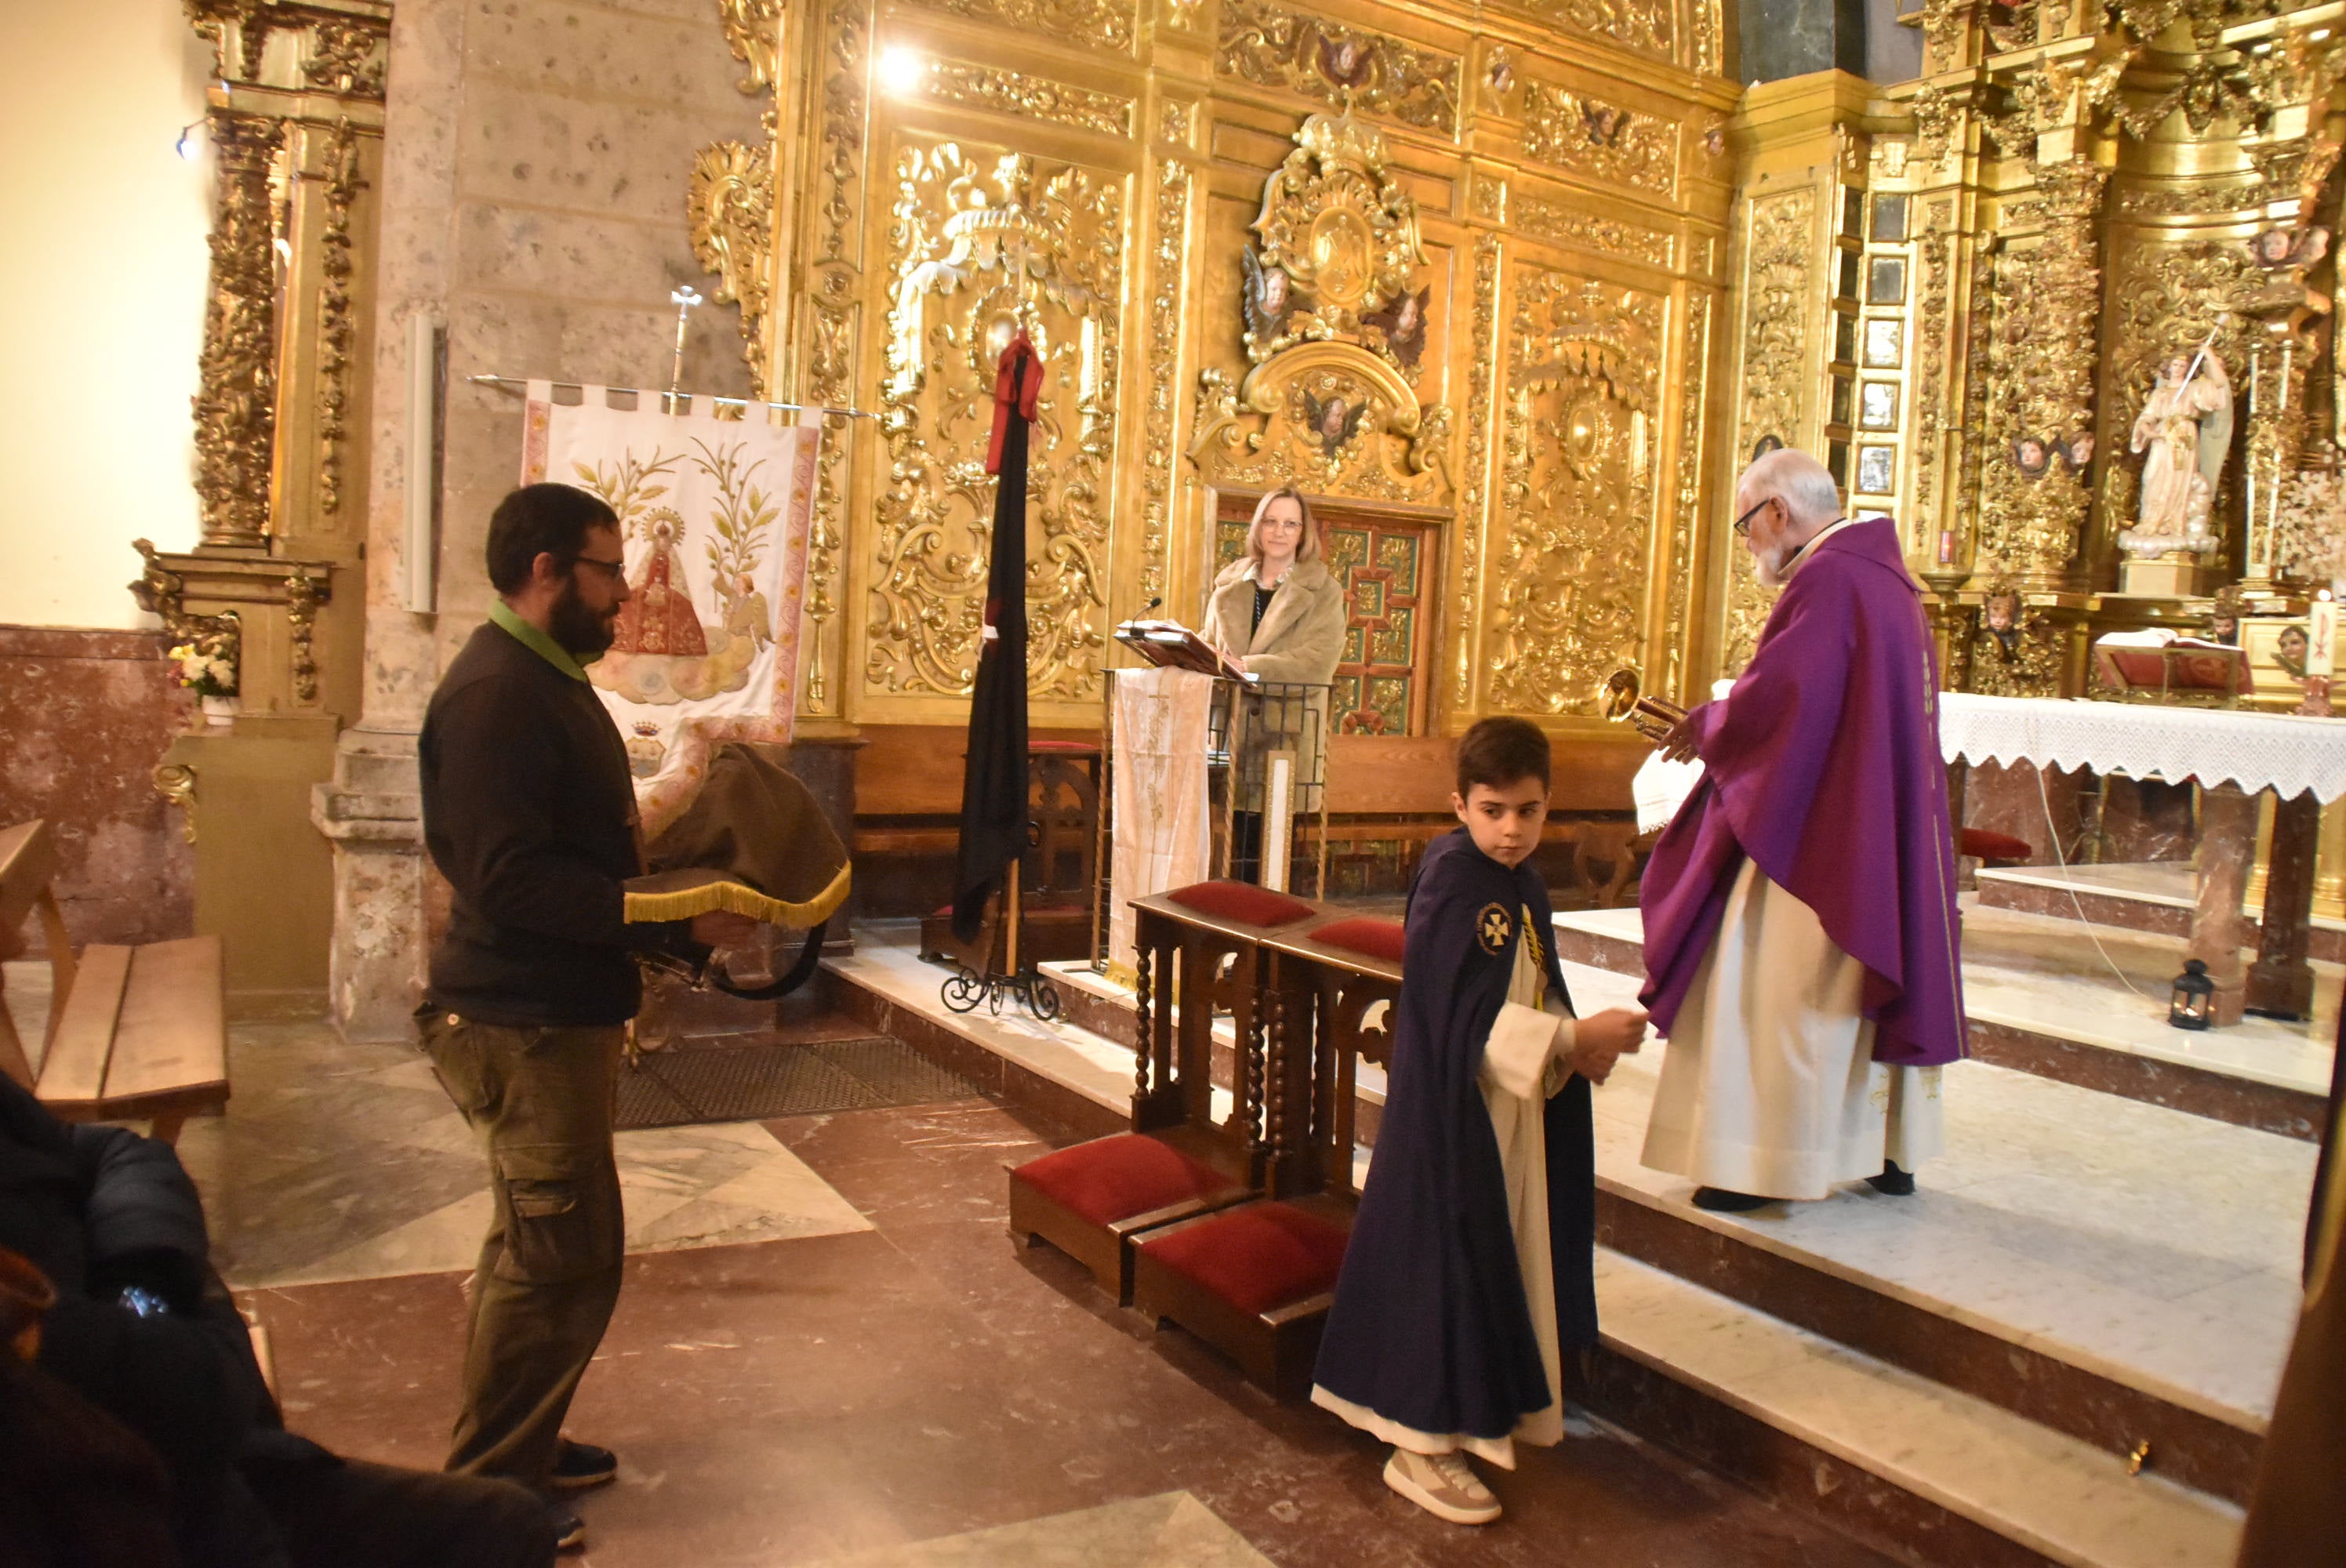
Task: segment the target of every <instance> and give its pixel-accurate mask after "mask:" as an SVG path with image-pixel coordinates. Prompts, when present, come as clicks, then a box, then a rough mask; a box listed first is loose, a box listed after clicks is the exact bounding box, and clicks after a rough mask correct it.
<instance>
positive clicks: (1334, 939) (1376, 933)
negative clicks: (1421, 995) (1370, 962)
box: [1311, 915, 1402, 963]
mask: <svg viewBox="0 0 2346 1568" xmlns="http://www.w3.org/2000/svg"><path fill="white" fill-rule="evenodd" d="M1311 940H1312V941H1313V942H1326V943H1327V944H1328V945H1329V946H1330V947H1341V948H1343V949H1345V950H1346V951H1348V952H1362V953H1366V954H1368V956H1370V957H1371V958H1374V959H1382V961H1383V962H1387V963H1399V962H1401V953H1402V936H1401V921H1397V920H1372V919H1371V918H1369V917H1368V916H1367V915H1354V916H1352V918H1351V919H1350V920H1340V921H1331V923H1329V924H1327V925H1323V926H1321V928H1320V929H1319V930H1318V931H1315V932H1311Z"/></svg>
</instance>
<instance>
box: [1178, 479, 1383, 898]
mask: <svg viewBox="0 0 2346 1568" xmlns="http://www.w3.org/2000/svg"><path fill="white" fill-rule="evenodd" d="M1348 618H1349V617H1348V613H1347V610H1346V606H1345V601H1344V586H1343V585H1342V584H1341V583H1339V582H1338V581H1337V580H1336V575H1335V574H1334V573H1332V572H1331V571H1329V570H1328V568H1327V566H1326V565H1323V564H1322V563H1321V559H1320V529H1319V525H1318V524H1315V523H1314V522H1313V521H1312V518H1311V505H1310V504H1308V503H1306V502H1305V501H1304V499H1303V495H1302V493H1301V491H1298V490H1295V489H1293V488H1291V487H1290V488H1281V489H1279V490H1274V491H1272V492H1271V493H1270V494H1268V495H1265V496H1264V497H1263V498H1262V499H1261V500H1260V502H1258V503H1256V504H1255V509H1254V520H1253V521H1252V522H1250V523H1249V524H1247V542H1246V554H1245V555H1241V556H1239V558H1238V559H1237V560H1235V561H1233V562H1231V563H1230V564H1229V565H1228V566H1225V567H1223V568H1222V571H1221V575H1219V576H1217V577H1216V578H1215V579H1214V590H1213V593H1212V594H1211V595H1210V596H1209V597H1208V598H1207V601H1206V619H1205V624H1204V626H1201V627H1200V628H1199V635H1200V636H1204V637H1205V639H1206V640H1207V641H1208V642H1210V643H1212V644H1213V645H1214V646H1215V647H1219V648H1220V649H1221V650H1222V651H1223V652H1225V653H1227V654H1229V656H1230V657H1232V658H1233V659H1235V660H1237V661H1238V662H1239V664H1241V665H1243V666H1244V667H1246V669H1247V672H1248V673H1249V674H1250V675H1255V676H1259V677H1261V679H1262V680H1263V681H1264V682H1265V684H1266V686H1268V687H1271V689H1269V690H1266V691H1265V692H1263V693H1262V694H1261V695H1260V697H1259V698H1252V699H1250V700H1248V701H1247V702H1246V703H1245V704H1244V705H1243V708H1244V709H1245V711H1246V714H1247V719H1246V726H1245V733H1244V735H1243V737H1240V736H1233V737H1232V742H1233V746H1234V748H1235V751H1236V755H1237V757H1238V759H1239V769H1238V776H1237V778H1236V779H1235V780H1234V788H1236V789H1238V791H1239V794H1238V799H1237V802H1236V804H1237V807H1238V809H1237V810H1236V811H1235V812H1234V813H1233V820H1232V823H1231V834H1230V875H1232V876H1234V877H1238V878H1240V879H1242V880H1245V881H1254V880H1255V879H1256V878H1257V877H1258V876H1259V875H1260V871H1261V863H1262V812H1263V803H1264V801H1265V799H1266V792H1267V790H1268V789H1269V787H1270V766H1271V759H1272V758H1273V757H1274V755H1275V754H1277V753H1280V752H1291V753H1292V754H1293V757H1294V763H1293V768H1294V771H1293V773H1292V775H1291V777H1292V779H1293V780H1294V784H1295V786H1296V788H1294V789H1292V790H1291V791H1290V800H1291V801H1293V802H1294V803H1295V804H1296V805H1297V806H1299V807H1303V806H1307V805H1316V804H1317V801H1318V795H1317V787H1318V785H1319V783H1320V777H1321V773H1320V770H1321V759H1322V756H1323V753H1324V748H1325V747H1326V736H1327V728H1328V686H1329V683H1330V682H1331V681H1333V680H1334V679H1335V678H1336V665H1337V662H1338V660H1340V659H1341V657H1343V652H1344V628H1345V625H1346V622H1347V620H1348ZM1281 686H1301V687H1312V688H1314V689H1311V690H1309V691H1303V692H1292V691H1290V692H1281V691H1280V690H1278V689H1277V688H1278V687H1281ZM1307 791H1309V792H1307Z"/></svg>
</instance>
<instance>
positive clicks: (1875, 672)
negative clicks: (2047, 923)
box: [1639, 448, 1964, 1212]
mask: <svg viewBox="0 0 2346 1568" xmlns="http://www.w3.org/2000/svg"><path fill="white" fill-rule="evenodd" d="M1735 507H1736V511H1737V514H1738V516H1737V519H1736V523H1735V532H1736V533H1737V534H1738V535H1741V536H1742V538H1743V540H1744V543H1745V545H1746V547H1747V548H1749V550H1750V552H1751V554H1752V556H1753V558H1754V560H1755V562H1756V563H1757V565H1758V567H1759V573H1760V581H1761V582H1762V583H1763V584H1765V585H1769V586H1770V587H1781V588H1782V589H1783V593H1782V596H1780V598H1778V599H1777V601H1776V606H1775V609H1774V610H1773V612H1772V613H1770V616H1769V617H1768V625H1767V626H1766V628H1765V629H1764V630H1763V631H1762V632H1761V633H1760V641H1759V645H1758V647H1756V648H1755V649H1754V651H1753V653H1752V656H1751V662H1750V664H1749V667H1747V668H1746V669H1745V670H1744V672H1743V673H1742V675H1740V676H1739V677H1737V679H1736V681H1735V685H1734V687H1733V689H1732V690H1731V691H1730V692H1729V695H1728V696H1727V697H1724V698H1722V699H1720V700H1719V701H1716V702H1709V703H1705V704H1703V705H1702V706H1701V707H1699V708H1695V709H1694V710H1693V711H1692V712H1691V713H1689V714H1688V715H1687V717H1686V719H1685V721H1684V722H1683V723H1682V724H1680V725H1679V726H1678V728H1677V729H1676V730H1674V731H1673V732H1672V733H1671V735H1670V736H1669V737H1668V738H1667V739H1666V740H1665V741H1664V742H1663V749H1664V751H1665V752H1666V753H1668V755H1670V756H1673V757H1676V758H1678V759H1688V758H1699V759H1701V761H1702V764H1703V775H1702V778H1701V780H1700V781H1699V782H1698V784H1697V785H1696V787H1695V789H1694V792H1693V793H1692V794H1691V795H1690V796H1688V799H1687V802H1686V804H1685V805H1684V806H1683V807H1681V808H1680V809H1679V810H1678V815H1677V816H1676V817H1674V818H1673V819H1672V820H1671V821H1670V825H1669V827H1668V830H1666V831H1665V832H1664V833H1663V835H1662V838H1661V840H1660V841H1659V842H1658V844H1657V845H1656V846H1655V848H1654V854H1653V859H1652V860H1651V862H1650V863H1649V864H1648V866H1647V871H1646V876H1645V882H1644V892H1643V895H1642V897H1641V900H1640V902H1641V903H1642V904H1643V906H1644V910H1645V921H1646V984H1645V988H1644V990H1643V992H1642V993H1641V995H1640V997H1639V1000H1640V1001H1641V1002H1643V1003H1645V1005H1646V1006H1647V1009H1648V1010H1649V1011H1650V1012H1651V1013H1652V1014H1653V1020H1654V1023H1655V1025H1656V1027H1657V1028H1658V1030H1659V1031H1660V1032H1661V1033H1664V1034H1666V1035H1668V1039H1669V1047H1668V1054H1667V1055H1666V1057H1665V1058H1664V1060H1663V1064H1662V1071H1661V1079H1660V1084H1659V1086H1658V1089H1657V1091H1656V1093H1655V1096H1654V1112H1653V1119H1652V1121H1651V1122H1650V1124H1649V1125H1647V1130H1646V1146H1645V1154H1644V1160H1645V1163H1646V1164H1647V1165H1648V1166H1653V1167H1654V1168H1655V1169H1657V1170H1663V1171H1668V1172H1671V1173H1672V1174H1674V1175H1678V1176H1688V1177H1690V1178H1692V1179H1693V1180H1694V1181H1695V1182H1697V1183H1698V1184H1699V1185H1698V1190H1697V1192H1696V1193H1695V1197H1694V1201H1695V1203H1696V1205H1697V1206H1698V1207H1703V1208H1707V1209H1714V1210H1725V1211H1730V1212H1732V1211H1740V1210H1745V1209H1751V1208H1756V1207H1760V1205H1762V1204H1765V1203H1768V1202H1770V1201H1771V1200H1774V1199H1778V1198H1821V1197H1823V1196H1827V1195H1828V1193H1829V1192H1830V1191H1831V1188H1832V1186H1833V1185H1834V1184H1835V1183H1837V1182H1844V1181H1853V1180H1856V1179H1858V1178H1860V1177H1863V1178H1865V1179H1866V1180H1868V1181H1869V1182H1871V1183H1872V1185H1873V1186H1874V1187H1875V1189H1876V1190H1878V1191H1880V1192H1883V1193H1888V1194H1892V1195H1903V1194H1906V1193H1911V1192H1913V1190H1914V1178H1913V1171H1914V1168H1915V1166H1917V1165H1919V1164H1920V1163H1921V1162H1922V1161H1923V1160H1924V1159H1926V1158H1928V1157H1930V1156H1933V1155H1934V1154H1936V1153H1937V1152H1938V1150H1939V1145H1940V1129H1941V1105H1940V1102H1939V1076H1940V1068H1941V1067H1942V1066H1943V1065H1944V1064H1947V1063H1949V1062H1953V1061H1956V1060H1958V1059H1960V1058H1961V1057H1962V1056H1963V1054H1964V1010H1963V981H1962V977H1961V975H1960V974H1959V972H1958V970H1957V960H1956V942H1957V939H1958V930H1957V925H1956V919H1955V878H1954V850H1953V843H1952V842H1951V834H1952V827H1951V824H1950V822H1949V820H1948V816H1947V794H1946V773H1945V768H1944V764H1943V761H1942V760H1941V758H1940V752H1939V718H1938V672H1937V668H1936V664H1935V661H1934V660H1933V657H1932V650H1931V636H1930V631H1929V628H1928V626H1926V625H1925V623H1924V621H1923V608H1922V601H1921V597H1920V591H1919V590H1918V589H1917V588H1916V586H1915V585H1914V581H1913V578H1912V577H1911V576H1909V575H1907V571H1906V564H1905V560H1904V558H1903V556H1902V554H1901V553H1900V550H1899V545H1898V531H1897V527H1896V525H1895V524H1892V522H1891V521H1890V520H1889V519H1887V518H1875V519H1872V520H1871V521H1868V522H1851V521H1849V520H1848V519H1846V518H1844V517H1843V516H1842V515H1841V495H1840V492H1839V490H1838V489H1837V487H1836V486H1835V485H1834V484H1833V479H1832V475H1831V473H1828V472H1827V471H1826V469H1825V466H1824V464H1822V463H1819V462H1818V461H1817V460H1816V459H1815V458H1813V457H1811V456H1810V455H1809V454H1808V453H1804V452H1799V451H1795V450H1792V449H1790V448H1786V449H1783V450H1780V451H1777V452H1772V453H1769V454H1768V455H1766V456H1764V457H1762V458H1760V460H1759V461H1758V462H1756V463H1752V464H1751V466H1750V467H1749V468H1748V469H1746V470H1745V471H1744V473H1743V478H1742V480H1741V482H1740V483H1739V484H1738V485H1737V486H1736V491H1735Z"/></svg>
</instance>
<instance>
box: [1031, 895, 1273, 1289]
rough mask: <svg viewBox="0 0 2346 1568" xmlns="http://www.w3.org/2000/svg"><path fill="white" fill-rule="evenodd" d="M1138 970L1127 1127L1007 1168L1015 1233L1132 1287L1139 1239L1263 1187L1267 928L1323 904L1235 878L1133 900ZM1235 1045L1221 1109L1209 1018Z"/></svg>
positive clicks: (1115, 1285)
mask: <svg viewBox="0 0 2346 1568" xmlns="http://www.w3.org/2000/svg"><path fill="white" fill-rule="evenodd" d="M1133 910H1134V912H1135V915H1136V917H1137V919H1136V922H1135V928H1134V929H1135V941H1136V945H1137V949H1138V952H1137V955H1136V956H1137V961H1138V963H1137V968H1138V972H1139V993H1138V997H1137V1002H1138V1006H1137V1009H1136V1010H1135V1014H1134V1018H1135V1024H1134V1040H1133V1049H1134V1054H1135V1062H1136V1069H1137V1070H1136V1073H1135V1075H1134V1083H1133V1096H1132V1130H1131V1131H1130V1132H1128V1133H1117V1134H1114V1135H1110V1136H1108V1137H1105V1138H1095V1139H1093V1140H1092V1141H1091V1142H1089V1143H1085V1144H1077V1145H1074V1146H1073V1147H1070V1148H1065V1149H1058V1150H1055V1151H1054V1152H1052V1153H1050V1154H1047V1155H1044V1156H1040V1157H1039V1158H1036V1159H1033V1160H1029V1161H1028V1162H1026V1163H1025V1165H1023V1166H1017V1167H1016V1168H1015V1169H1014V1170H1012V1171H1011V1172H1010V1234H1011V1235H1012V1237H1015V1238H1016V1239H1018V1240H1021V1241H1024V1242H1027V1243H1029V1244H1031V1243H1033V1242H1035V1241H1047V1242H1049V1243H1051V1245H1052V1246H1054V1247H1057V1248H1058V1249H1059V1250H1060V1251H1062V1252H1065V1253H1066V1254H1067V1255H1068V1256H1069V1257H1074V1258H1075V1259H1076V1261H1078V1262H1080V1263H1082V1264H1083V1265H1084V1266H1085V1267H1086V1268H1089V1269H1090V1270H1091V1271H1092V1278H1095V1279H1096V1280H1097V1281H1098V1282H1099V1285H1100V1288H1102V1289H1104V1290H1109V1291H1113V1292H1114V1293H1115V1295H1116V1298H1117V1302H1118V1303H1119V1304H1121V1303H1125V1302H1128V1301H1130V1300H1131V1299H1132V1267H1133V1252H1132V1245H1133V1240H1134V1238H1135V1237H1138V1236H1140V1235H1142V1234H1145V1233H1146V1232H1148V1231H1149V1230H1150V1229H1152V1228H1154V1227H1158V1226H1161V1225H1167V1224H1169V1223H1172V1222H1174V1221H1177V1220H1180V1219H1184V1218H1188V1217H1191V1216H1194V1215H1198V1214H1203V1213H1207V1212H1209V1211H1211V1210H1213V1209H1217V1208H1220V1207H1226V1206H1228V1205H1229V1204H1233V1203H1239V1202H1243V1201H1244V1200H1246V1199H1247V1198H1250V1197H1251V1196H1255V1195H1256V1194H1257V1193H1258V1192H1260V1190H1261V1187H1262V1183H1263V1180H1264V1176H1265V1171H1266V1167H1267V1151H1266V1149H1265V1147H1264V1145H1263V1143H1262V1133H1261V1126H1262V1116H1263V1111H1264V1090H1265V1084H1266V1069H1265V1066H1264V1060H1265V1053H1266V1044H1265V1036H1264V1026H1263V1021H1262V1017H1261V1013H1260V1008H1259V1001H1260V994H1261V987H1262V971H1263V957H1262V944H1263V942H1264V939H1265V938H1266V937H1267V936H1268V935H1269V934H1270V932H1272V931H1274V930H1276V929H1277V927H1278V926H1279V925H1280V924H1292V923H1294V922H1295V921H1299V920H1304V919H1309V918H1312V917H1315V916H1317V915H1318V914H1319V912H1320V911H1318V910H1317V909H1315V908H1314V906H1312V905H1311V904H1308V903H1305V902H1303V901H1301V900H1300V899H1290V898H1289V897H1287V896H1286V895H1284V894H1280V893H1271V892H1266V891H1264V890H1263V889H1261V888H1258V887H1253V886H1251V885H1249V884H1246V883H1240V882H1201V883H1199V884H1198V885H1197V886H1195V887H1190V888H1182V889H1178V890H1176V891H1173V892H1169V893H1159V894H1156V895H1153V896H1151V897H1148V898H1145V899H1136V900H1134V901H1133ZM1216 1013H1229V1015H1230V1018H1231V1021H1232V1023H1234V1024H1235V1025H1236V1030H1237V1034H1238V1043H1239V1051H1238V1061H1237V1072H1236V1073H1235V1074H1233V1082H1234V1086H1235V1091H1236V1092H1235V1093H1234V1094H1233V1095H1231V1100H1230V1105H1229V1111H1228V1113H1227V1114H1225V1115H1216V1114H1215V1111H1214V1082H1213V1050H1214V1037H1213V1028H1214V1018H1215V1015H1216Z"/></svg>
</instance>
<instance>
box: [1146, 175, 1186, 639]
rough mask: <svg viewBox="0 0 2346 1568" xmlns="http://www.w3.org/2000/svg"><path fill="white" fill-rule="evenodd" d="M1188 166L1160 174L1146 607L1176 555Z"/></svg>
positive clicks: (1153, 260) (1160, 591) (1152, 307)
mask: <svg viewBox="0 0 2346 1568" xmlns="http://www.w3.org/2000/svg"><path fill="white" fill-rule="evenodd" d="M1190 183H1191V176H1190V173H1189V168H1188V165H1187V164H1182V163H1176V162H1173V161H1171V160H1169V159H1168V160H1167V161H1166V162H1164V163H1161V164H1159V165H1158V169H1157V214H1156V232H1157V247H1156V249H1155V251H1154V253H1153V254H1152V255H1151V256H1150V258H1149V265H1150V268H1151V269H1152V271H1153V275H1154V277H1155V280H1156V288H1155V290H1154V292H1153V293H1152V294H1151V296H1150V299H1149V316H1148V321H1149V337H1148V429H1149V431H1150V432H1151V433H1152V439H1151V440H1150V441H1149V443H1148V451H1147V455H1146V457H1145V460H1144V463H1143V467H1142V470H1141V477H1140V487H1141V510H1140V596H1141V602H1142V603H1143V604H1148V603H1150V602H1152V601H1154V600H1156V599H1158V598H1160V597H1162V596H1163V595H1164V593H1165V569H1166V565H1167V564H1168V559H1169V557H1170V555H1171V552H1172V536H1171V531H1170V515H1169V511H1168V508H1169V505H1170V503H1171V499H1172V491H1173V433H1174V428H1175V422H1176V420H1177V419H1178V412H1177V411H1176V409H1175V408H1174V406H1173V405H1174V400H1175V399H1174V390H1173V389H1174V386H1175V377H1176V376H1178V373H1179V372H1180V363H1181V315H1182V312H1181V295H1182V288H1181V285H1182V279H1183V274H1184V272H1185V270H1186V261H1187V259H1188V236H1189V187H1190Z"/></svg>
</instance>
